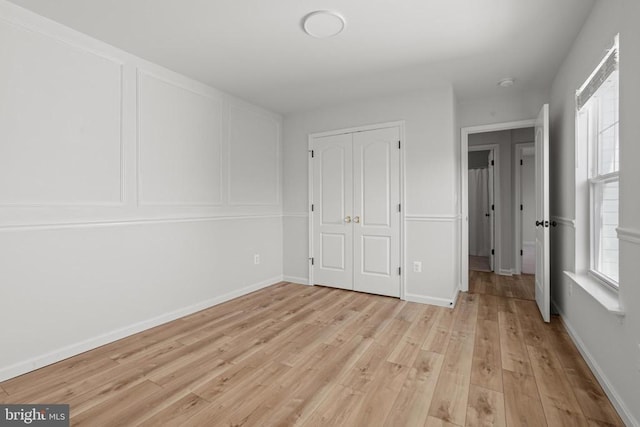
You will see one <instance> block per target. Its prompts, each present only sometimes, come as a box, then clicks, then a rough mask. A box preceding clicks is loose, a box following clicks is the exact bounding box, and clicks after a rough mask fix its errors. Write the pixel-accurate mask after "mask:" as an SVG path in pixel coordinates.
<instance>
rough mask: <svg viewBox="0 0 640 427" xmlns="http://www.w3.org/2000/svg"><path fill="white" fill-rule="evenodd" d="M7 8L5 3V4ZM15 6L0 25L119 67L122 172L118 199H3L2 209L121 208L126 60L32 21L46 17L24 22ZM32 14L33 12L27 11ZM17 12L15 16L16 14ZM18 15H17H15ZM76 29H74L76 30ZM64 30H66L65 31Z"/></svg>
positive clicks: (122, 168) (122, 166) (121, 170)
mask: <svg viewBox="0 0 640 427" xmlns="http://www.w3.org/2000/svg"><path fill="white" fill-rule="evenodd" d="M3 7H4V6H3ZM10 7H12V9H9V13H10V15H9V16H11V18H8V17H7V16H0V24H6V25H9V26H11V27H13V28H16V29H19V30H22V31H25V32H27V33H33V34H37V35H39V36H41V37H43V38H45V39H49V40H51V41H53V42H55V43H57V44H60V45H64V46H65V47H67V48H69V49H72V50H74V51H76V52H80V53H83V54H87V55H91V56H95V57H97V58H99V59H101V60H105V61H108V62H110V63H112V64H114V65H116V66H117V67H118V82H117V85H118V87H119V92H118V97H119V102H118V104H119V117H118V134H119V138H118V150H119V165H118V166H119V171H118V179H119V182H118V186H119V197H118V200H114V201H86V202H78V201H64V200H61V201H51V202H40V201H36V200H34V201H28V202H9V201H5V202H2V201H0V208H60V207H61V208H65V207H71V208H73V207H117V206H124V204H125V185H126V184H125V154H124V126H123V122H124V61H123V60H122V59H121V58H118V57H117V56H114V55H110V54H107V53H106V52H105V51H102V50H100V49H97V48H96V47H95V46H92V47H89V46H88V45H86V44H85V43H82V41H84V40H83V39H82V37H77V34H74V36H73V37H71V35H69V34H65V35H64V36H62V35H60V34H57V31H55V32H54V31H45V30H44V29H43V28H40V27H39V26H38V25H34V24H33V23H29V20H30V19H33V18H35V20H36V21H37V20H40V19H44V18H41V17H40V16H30V17H29V20H25V21H24V22H23V21H22V20H21V19H20V18H17V17H16V16H15V15H18V14H20V13H23V12H22V11H18V10H16V9H15V8H14V7H15V6H10ZM26 13H27V14H29V15H30V13H29V12H26ZM14 14H15V15H14ZM12 15H14V16H12ZM72 31H73V30H72ZM62 33H64V31H63V32H62Z"/></svg>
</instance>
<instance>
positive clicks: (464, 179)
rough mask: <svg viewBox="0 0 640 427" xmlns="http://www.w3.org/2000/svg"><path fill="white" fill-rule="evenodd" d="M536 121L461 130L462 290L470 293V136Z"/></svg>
mask: <svg viewBox="0 0 640 427" xmlns="http://www.w3.org/2000/svg"><path fill="white" fill-rule="evenodd" d="M535 124H536V120H535V119H530V120H519V121H512V122H503V123H493V124H486V125H479V126H467V127H463V128H461V129H460V218H461V221H460V228H461V230H460V290H461V291H462V292H468V291H469V181H468V180H469V173H468V172H467V169H468V167H469V163H468V162H469V159H468V157H467V156H468V151H469V135H471V134H474V133H485V132H496V131H501V130H511V129H519V128H527V127H534V126H535Z"/></svg>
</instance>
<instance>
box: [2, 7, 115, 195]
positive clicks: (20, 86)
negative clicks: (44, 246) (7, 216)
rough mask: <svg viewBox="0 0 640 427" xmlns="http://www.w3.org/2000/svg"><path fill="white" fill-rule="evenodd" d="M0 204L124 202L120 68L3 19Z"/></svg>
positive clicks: (107, 59) (110, 60) (102, 57)
mask: <svg viewBox="0 0 640 427" xmlns="http://www.w3.org/2000/svg"><path fill="white" fill-rule="evenodd" d="M0 82H2V84H0V112H1V113H0V129H1V130H2V131H1V132H0V205H2V206H12V207H15V206H101V205H114V204H119V203H121V202H122V197H123V195H122V185H123V182H122V167H123V165H122V97H123V93H122V63H121V62H120V61H118V60H117V59H113V58H111V57H107V56H106V55H102V54H100V53H96V52H94V51H93V50H91V49H88V48H84V47H82V46H79V45H72V44H69V43H67V42H66V41H63V40H61V39H58V38H57V37H55V36H53V35H48V34H46V33H44V32H37V31H33V30H31V29H27V28H25V27H22V26H20V25H17V24H14V23H10V22H8V21H6V20H3V19H2V18H1V17H0Z"/></svg>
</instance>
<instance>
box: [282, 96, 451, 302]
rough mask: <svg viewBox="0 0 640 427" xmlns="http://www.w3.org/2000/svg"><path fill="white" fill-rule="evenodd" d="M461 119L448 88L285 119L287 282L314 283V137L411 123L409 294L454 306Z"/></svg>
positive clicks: (407, 192) (407, 211)
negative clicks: (419, 268)
mask: <svg viewBox="0 0 640 427" xmlns="http://www.w3.org/2000/svg"><path fill="white" fill-rule="evenodd" d="M454 114H455V113H454V96H453V92H452V90H451V87H449V86H446V87H442V88H434V89H432V90H429V91H419V92H415V93H411V94H405V95H398V96H394V97H385V98H377V99H371V100H366V101H362V102H358V103H352V104H347V105H341V106H337V107H334V108H328V109H323V110H318V111H310V112H303V113H297V114H291V115H289V116H287V117H285V120H284V171H285V176H284V210H285V214H284V215H285V218H284V234H285V238H284V260H285V262H284V274H285V277H288V278H291V279H292V280H298V281H303V282H306V281H307V280H308V277H307V276H308V260H307V257H308V225H307V224H308V218H307V211H308V193H307V188H308V187H307V186H308V179H307V167H308V165H307V159H308V153H307V147H308V146H307V143H308V135H309V134H310V133H315V132H322V131H330V130H335V129H343V128H349V127H354V126H360V125H368V124H374V123H382V122H389V121H396V120H404V121H405V122H406V138H405V140H404V141H403V147H404V148H403V151H404V153H403V155H404V158H405V173H404V175H405V181H404V183H405V204H404V206H403V210H404V213H405V227H406V230H405V236H406V242H405V243H406V256H405V261H406V262H405V266H404V269H403V271H404V272H405V273H404V274H406V277H405V279H406V294H407V298H413V299H415V300H421V301H424V302H432V303H438V304H444V305H448V304H449V302H451V300H452V298H453V295H454V293H455V292H456V290H457V287H458V284H459V278H458V271H457V270H458V267H457V262H458V261H457V259H458V248H457V240H456V236H457V233H458V230H457V227H459V221H458V216H457V211H458V205H457V199H458V181H457V177H456V174H459V164H458V157H457V154H456V153H457V152H458V151H457V150H458V148H457V147H456V142H457V138H455V137H454ZM413 261H422V263H423V272H422V273H413V271H412V269H410V268H409V266H411V265H412V263H413Z"/></svg>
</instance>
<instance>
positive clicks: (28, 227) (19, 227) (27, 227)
mask: <svg viewBox="0 0 640 427" xmlns="http://www.w3.org/2000/svg"><path fill="white" fill-rule="evenodd" d="M282 216H283V215H282V214H279V213H277V214H255V215H219V216H206V217H192V218H143V219H129V220H113V221H84V222H69V223H49V224H16V225H0V232H3V231H5V232H6V231H32V230H58V229H68V228H93V227H118V226H129V225H145V224H174V223H188V222H208V221H235V220H259V219H271V218H282Z"/></svg>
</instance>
